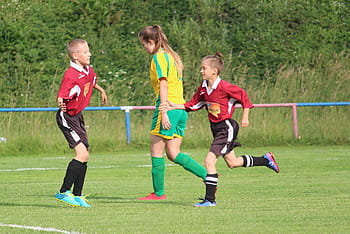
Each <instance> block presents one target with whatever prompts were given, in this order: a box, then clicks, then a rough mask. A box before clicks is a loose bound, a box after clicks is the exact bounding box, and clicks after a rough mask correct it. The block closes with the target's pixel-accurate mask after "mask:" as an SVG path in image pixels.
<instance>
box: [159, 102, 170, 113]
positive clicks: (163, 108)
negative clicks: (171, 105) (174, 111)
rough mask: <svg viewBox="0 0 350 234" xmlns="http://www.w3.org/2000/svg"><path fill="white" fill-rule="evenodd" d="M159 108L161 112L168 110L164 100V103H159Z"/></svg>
mask: <svg viewBox="0 0 350 234" xmlns="http://www.w3.org/2000/svg"><path fill="white" fill-rule="evenodd" d="M159 110H160V111H161V112H167V111H168V104H167V103H166V102H165V103H161V104H160V105H159Z"/></svg>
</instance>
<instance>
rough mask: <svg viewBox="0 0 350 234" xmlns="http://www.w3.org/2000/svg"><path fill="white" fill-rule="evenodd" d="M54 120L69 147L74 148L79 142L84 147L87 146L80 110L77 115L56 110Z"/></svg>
mask: <svg viewBox="0 0 350 234" xmlns="http://www.w3.org/2000/svg"><path fill="white" fill-rule="evenodd" d="M56 121H57V125H58V127H59V128H60V129H61V131H62V132H63V135H64V137H65V138H66V140H67V142H68V144H69V147H70V148H74V147H75V146H77V145H78V144H79V143H80V142H82V143H83V144H84V145H85V147H86V148H89V142H88V138H87V133H86V130H85V125H84V118H83V114H82V113H81V112H80V113H78V114H77V115H74V116H71V115H69V114H67V113H66V112H63V111H61V110H58V112H57V114H56Z"/></svg>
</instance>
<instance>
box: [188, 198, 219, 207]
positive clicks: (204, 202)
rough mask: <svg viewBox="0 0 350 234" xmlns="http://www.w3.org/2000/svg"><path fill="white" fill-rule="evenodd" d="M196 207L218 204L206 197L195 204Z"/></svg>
mask: <svg viewBox="0 0 350 234" xmlns="http://www.w3.org/2000/svg"><path fill="white" fill-rule="evenodd" d="M193 206H194V207H209V206H216V202H211V201H209V200H207V199H205V200H204V201H202V202H200V203H196V204H194V205H193Z"/></svg>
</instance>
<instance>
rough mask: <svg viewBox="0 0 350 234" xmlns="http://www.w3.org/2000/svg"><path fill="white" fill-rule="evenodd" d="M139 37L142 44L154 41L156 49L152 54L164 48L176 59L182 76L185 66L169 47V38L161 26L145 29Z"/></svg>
mask: <svg viewBox="0 0 350 234" xmlns="http://www.w3.org/2000/svg"><path fill="white" fill-rule="evenodd" d="M138 37H139V40H140V41H141V42H142V41H144V42H148V41H149V40H153V41H154V42H155V48H154V51H152V54H155V53H157V51H158V50H159V49H160V48H163V49H164V50H165V52H166V53H169V54H170V55H172V56H173V57H174V60H175V63H176V67H177V70H178V72H179V74H180V76H182V71H183V68H184V66H183V63H182V60H181V57H180V56H179V55H178V54H177V53H176V52H175V51H174V50H173V49H172V48H171V47H170V46H169V42H168V38H167V37H166V35H165V34H164V32H163V30H162V28H161V27H160V26H159V25H153V26H147V27H144V28H143V29H142V30H141V31H140V32H139V34H138Z"/></svg>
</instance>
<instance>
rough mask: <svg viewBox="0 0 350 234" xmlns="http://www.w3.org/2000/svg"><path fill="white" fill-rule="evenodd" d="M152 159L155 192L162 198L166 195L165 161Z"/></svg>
mask: <svg viewBox="0 0 350 234" xmlns="http://www.w3.org/2000/svg"><path fill="white" fill-rule="evenodd" d="M151 158H152V182H153V190H154V193H155V194H156V195H157V196H162V195H164V176H165V161H164V158H156V157H151Z"/></svg>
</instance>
